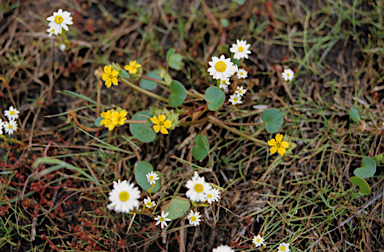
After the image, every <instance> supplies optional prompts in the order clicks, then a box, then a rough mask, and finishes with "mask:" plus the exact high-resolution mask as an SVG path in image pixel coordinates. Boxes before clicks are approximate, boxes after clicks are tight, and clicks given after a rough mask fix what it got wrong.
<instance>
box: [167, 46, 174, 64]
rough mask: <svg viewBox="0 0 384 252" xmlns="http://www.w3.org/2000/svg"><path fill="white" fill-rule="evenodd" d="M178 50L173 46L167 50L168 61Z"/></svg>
mask: <svg viewBox="0 0 384 252" xmlns="http://www.w3.org/2000/svg"><path fill="white" fill-rule="evenodd" d="M175 52H176V49H175V48H171V49H169V50H168V52H167V57H166V60H167V62H169V59H170V58H171V56H172V55H173V54H174V53H175Z"/></svg>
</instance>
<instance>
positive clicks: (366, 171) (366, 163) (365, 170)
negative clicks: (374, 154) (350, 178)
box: [353, 157, 376, 179]
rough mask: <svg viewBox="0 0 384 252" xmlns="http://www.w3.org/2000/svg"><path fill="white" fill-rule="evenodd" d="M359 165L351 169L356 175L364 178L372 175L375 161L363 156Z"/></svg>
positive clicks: (374, 169)
mask: <svg viewBox="0 0 384 252" xmlns="http://www.w3.org/2000/svg"><path fill="white" fill-rule="evenodd" d="M361 166H362V167H360V168H357V169H355V170H354V171H353V174H355V176H356V177H359V178H362V179H366V178H370V177H372V176H373V175H374V174H375V172H376V162H375V160H373V159H372V158H369V157H365V158H363V160H362V161H361Z"/></svg>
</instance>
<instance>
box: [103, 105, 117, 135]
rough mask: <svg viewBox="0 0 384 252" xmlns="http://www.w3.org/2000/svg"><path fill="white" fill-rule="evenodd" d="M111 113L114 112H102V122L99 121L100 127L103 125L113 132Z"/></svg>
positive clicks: (113, 125)
mask: <svg viewBox="0 0 384 252" xmlns="http://www.w3.org/2000/svg"><path fill="white" fill-rule="evenodd" d="M113 112H114V110H113V109H111V110H108V111H106V112H102V113H101V115H100V116H101V117H102V118H104V119H103V120H101V122H100V125H104V126H105V127H107V128H108V129H109V130H113V128H115V124H114V123H113V121H112V119H113V116H112V113H113Z"/></svg>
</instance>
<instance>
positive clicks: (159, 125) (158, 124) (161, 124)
mask: <svg viewBox="0 0 384 252" xmlns="http://www.w3.org/2000/svg"><path fill="white" fill-rule="evenodd" d="M165 119H166V117H165V115H159V118H157V117H156V116H153V117H152V118H151V121H152V122H153V124H155V125H153V130H154V131H155V132H156V133H158V132H159V131H160V132H161V133H162V134H168V130H167V129H169V128H170V127H172V122H171V121H170V120H165Z"/></svg>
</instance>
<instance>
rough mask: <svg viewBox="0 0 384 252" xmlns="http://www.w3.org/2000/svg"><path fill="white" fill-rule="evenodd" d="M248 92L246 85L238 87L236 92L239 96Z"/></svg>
mask: <svg viewBox="0 0 384 252" xmlns="http://www.w3.org/2000/svg"><path fill="white" fill-rule="evenodd" d="M246 92H247V90H246V89H244V87H237V89H236V91H235V93H236V94H238V95H239V96H243V95H245V93H246Z"/></svg>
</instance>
